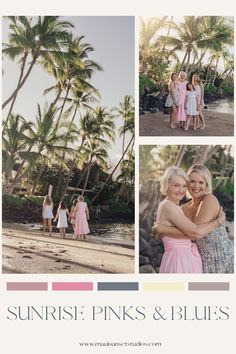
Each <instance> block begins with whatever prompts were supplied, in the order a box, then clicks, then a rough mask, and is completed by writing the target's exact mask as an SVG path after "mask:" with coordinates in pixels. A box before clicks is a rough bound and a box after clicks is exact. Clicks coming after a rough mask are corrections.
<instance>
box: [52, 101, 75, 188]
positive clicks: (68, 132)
mask: <svg viewBox="0 0 236 354" xmlns="http://www.w3.org/2000/svg"><path fill="white" fill-rule="evenodd" d="M77 109H78V107H77V106H76V107H75V111H74V114H73V117H72V119H71V122H70V126H69V127H68V131H67V134H66V137H65V145H64V149H66V148H67V143H68V137H69V134H70V129H71V126H72V124H73V122H74V119H75V116H76V113H77ZM64 159H65V150H64V151H63V154H62V161H64ZM62 170H63V166H62V164H61V166H60V176H59V181H58V185H57V191H56V194H58V192H59V190H60V187H61V180H62Z"/></svg>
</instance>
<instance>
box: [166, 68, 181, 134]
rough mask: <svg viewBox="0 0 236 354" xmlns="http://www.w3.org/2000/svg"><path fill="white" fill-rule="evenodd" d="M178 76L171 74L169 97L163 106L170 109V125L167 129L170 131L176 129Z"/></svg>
mask: <svg viewBox="0 0 236 354" xmlns="http://www.w3.org/2000/svg"><path fill="white" fill-rule="evenodd" d="M177 80H178V75H177V74H176V73H172V74H171V75H170V81H169V95H168V96H167V99H166V103H165V106H166V107H170V109H171V110H170V125H169V127H170V128H172V129H175V128H177V126H176V114H177V106H178V104H179V90H178V85H177Z"/></svg>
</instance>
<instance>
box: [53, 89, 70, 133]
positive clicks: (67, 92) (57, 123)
mask: <svg viewBox="0 0 236 354" xmlns="http://www.w3.org/2000/svg"><path fill="white" fill-rule="evenodd" d="M69 91H70V86H68V87H67V90H66V96H65V98H64V101H63V104H62V106H61V111H60V114H59V117H58V119H57V122H56V126H55V130H57V128H58V125H59V123H60V120H61V116H62V112H63V110H64V107H65V104H66V100H67V97H68V95H69Z"/></svg>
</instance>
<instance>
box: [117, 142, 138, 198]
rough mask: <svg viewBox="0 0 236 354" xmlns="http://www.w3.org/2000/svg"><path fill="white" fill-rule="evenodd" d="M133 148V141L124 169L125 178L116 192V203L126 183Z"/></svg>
mask: <svg viewBox="0 0 236 354" xmlns="http://www.w3.org/2000/svg"><path fill="white" fill-rule="evenodd" d="M133 148H134V141H133V143H132V146H131V149H130V156H129V161H128V163H127V167H126V174H125V176H124V182H123V183H122V185H121V186H120V189H119V191H118V193H117V197H116V202H118V200H119V197H120V195H121V193H122V191H123V189H124V185H125V183H126V181H127V177H128V173H129V165H130V162H131V157H132V152H133Z"/></svg>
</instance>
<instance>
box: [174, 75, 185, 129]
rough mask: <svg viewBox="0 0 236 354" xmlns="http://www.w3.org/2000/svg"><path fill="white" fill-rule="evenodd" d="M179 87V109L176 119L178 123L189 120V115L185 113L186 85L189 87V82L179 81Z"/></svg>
mask: <svg viewBox="0 0 236 354" xmlns="http://www.w3.org/2000/svg"><path fill="white" fill-rule="evenodd" d="M177 85H178V90H179V104H178V109H177V116H176V119H177V121H178V122H180V121H186V119H187V115H186V112H185V108H184V105H185V96H186V91H187V89H186V85H187V81H184V82H181V81H179V82H178V83H177Z"/></svg>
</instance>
